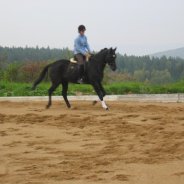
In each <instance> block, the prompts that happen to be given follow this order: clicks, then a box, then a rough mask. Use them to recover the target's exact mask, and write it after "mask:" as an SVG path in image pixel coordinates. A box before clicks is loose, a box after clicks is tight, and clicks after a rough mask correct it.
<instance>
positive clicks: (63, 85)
mask: <svg viewBox="0 0 184 184" xmlns="http://www.w3.org/2000/svg"><path fill="white" fill-rule="evenodd" d="M62 87H63V89H62V95H63V98H64V100H65V103H66V105H67V107H68V108H70V107H71V105H70V103H69V101H68V98H67V91H68V82H62Z"/></svg>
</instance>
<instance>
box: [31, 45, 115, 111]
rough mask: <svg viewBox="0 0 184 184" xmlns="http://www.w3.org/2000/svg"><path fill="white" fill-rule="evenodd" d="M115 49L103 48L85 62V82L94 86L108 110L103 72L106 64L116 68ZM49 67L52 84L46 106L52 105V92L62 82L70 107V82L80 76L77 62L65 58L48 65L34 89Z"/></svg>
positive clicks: (112, 68)
mask: <svg viewBox="0 0 184 184" xmlns="http://www.w3.org/2000/svg"><path fill="white" fill-rule="evenodd" d="M115 51H116V49H112V48H110V49H107V48H105V49H102V50H101V51H100V52H99V53H97V54H95V55H93V56H92V57H91V58H90V60H89V61H88V62H86V64H85V74H84V75H85V76H84V79H85V83H86V84H91V85H92V86H93V88H94V90H95V92H96V93H97V95H98V97H99V99H100V100H101V103H102V107H103V108H104V109H106V110H108V107H107V105H106V104H105V102H104V100H103V97H104V96H105V95H106V92H105V90H104V88H103V86H102V80H103V73H104V68H105V66H106V64H108V65H109V66H110V68H111V70H113V71H115V70H116V63H115V59H116V54H115ZM48 69H49V76H50V79H51V82H52V85H51V87H50V88H49V90H48V94H49V101H48V105H47V106H46V108H49V107H50V106H51V104H52V102H51V96H52V93H53V91H54V90H55V89H56V88H57V87H58V86H59V85H60V84H62V96H63V98H64V100H65V102H66V105H67V107H68V108H70V107H71V105H70V103H69V101H68V99H67V90H68V83H69V82H71V83H77V79H78V76H79V73H78V67H77V64H76V63H71V62H70V61H69V60H64V59H63V60H58V61H55V62H54V63H52V64H49V65H47V66H46V67H45V68H44V69H43V71H42V72H41V74H40V76H39V78H38V79H37V80H36V81H35V82H34V84H33V87H32V89H35V88H36V86H37V85H38V84H39V83H40V82H41V81H42V80H43V79H44V77H45V75H46V73H47V72H48ZM95 103H96V102H95V101H94V104H95Z"/></svg>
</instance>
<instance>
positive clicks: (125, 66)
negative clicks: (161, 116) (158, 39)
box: [0, 46, 184, 90]
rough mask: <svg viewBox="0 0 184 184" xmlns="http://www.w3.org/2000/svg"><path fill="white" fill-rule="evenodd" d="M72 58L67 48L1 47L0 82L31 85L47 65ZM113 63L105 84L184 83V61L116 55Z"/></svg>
mask: <svg viewBox="0 0 184 184" xmlns="http://www.w3.org/2000/svg"><path fill="white" fill-rule="evenodd" d="M71 57H73V52H72V51H71V50H69V49H68V48H64V49H51V48H49V47H47V48H39V47H38V46H37V47H36V48H30V47H25V48H21V47H12V48H9V47H1V46H0V80H7V81H11V82H33V81H34V80H35V79H36V78H37V77H38V75H39V73H40V72H41V70H42V69H43V67H44V66H45V65H46V64H48V63H51V62H54V61H55V60H58V59H69V58H71ZM116 63H117V71H116V72H112V71H111V70H110V69H109V67H107V68H106V69H105V75H104V81H103V82H104V84H109V83H114V82H116V83H117V82H118V83H121V82H124V81H134V82H135V81H136V82H143V83H146V84H155V85H156V84H167V83H171V82H176V81H179V80H182V79H184V59H181V58H171V57H169V58H167V57H161V58H155V57H149V56H127V55H126V54H125V55H121V54H117V59H116ZM127 90H128V89H127Z"/></svg>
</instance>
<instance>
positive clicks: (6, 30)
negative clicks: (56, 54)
mask: <svg viewBox="0 0 184 184" xmlns="http://www.w3.org/2000/svg"><path fill="white" fill-rule="evenodd" d="M79 24H84V25H85V26H86V28H87V31H86V35H87V37H88V41H89V44H90V46H91V48H92V49H93V50H96V51H97V50H99V49H101V48H104V47H111V46H112V47H116V46H117V47H118V51H119V52H120V53H122V54H124V53H127V54H135V55H143V54H150V53H155V52H158V51H163V50H168V49H174V48H179V47H183V46H184V0H0V45H1V46H23V47H25V46H26V45H27V46H34V47H35V46H36V45H38V46H39V47H42V46H43V47H47V46H50V47H51V48H53V47H55V48H63V47H69V48H71V49H73V42H74V39H75V37H76V36H77V35H78V33H77V27H78V25H79Z"/></svg>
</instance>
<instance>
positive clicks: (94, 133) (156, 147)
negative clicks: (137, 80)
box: [0, 102, 184, 184]
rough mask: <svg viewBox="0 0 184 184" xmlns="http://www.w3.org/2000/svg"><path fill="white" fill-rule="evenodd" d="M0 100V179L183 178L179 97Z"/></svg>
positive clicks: (70, 183) (33, 183) (5, 182)
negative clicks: (48, 106)
mask: <svg viewBox="0 0 184 184" xmlns="http://www.w3.org/2000/svg"><path fill="white" fill-rule="evenodd" d="M108 104H109V106H110V111H108V112H106V111H104V110H103V109H102V108H101V105H100V104H97V105H96V106H92V105H91V102H73V103H72V105H73V108H72V109H70V110H68V109H67V108H66V106H65V104H64V102H54V103H53V106H52V107H51V109H49V110H46V109H45V105H46V102H28V103H25V102H24V103H21V102H0V184H93V183H94V184H96V183H97V184H98V183H104V184H107V183H109V184H120V183H125V184H126V183H127V184H134V183H135V184H183V183H184V104H183V103H135V102H126V103H124V102H109V103H108Z"/></svg>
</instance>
